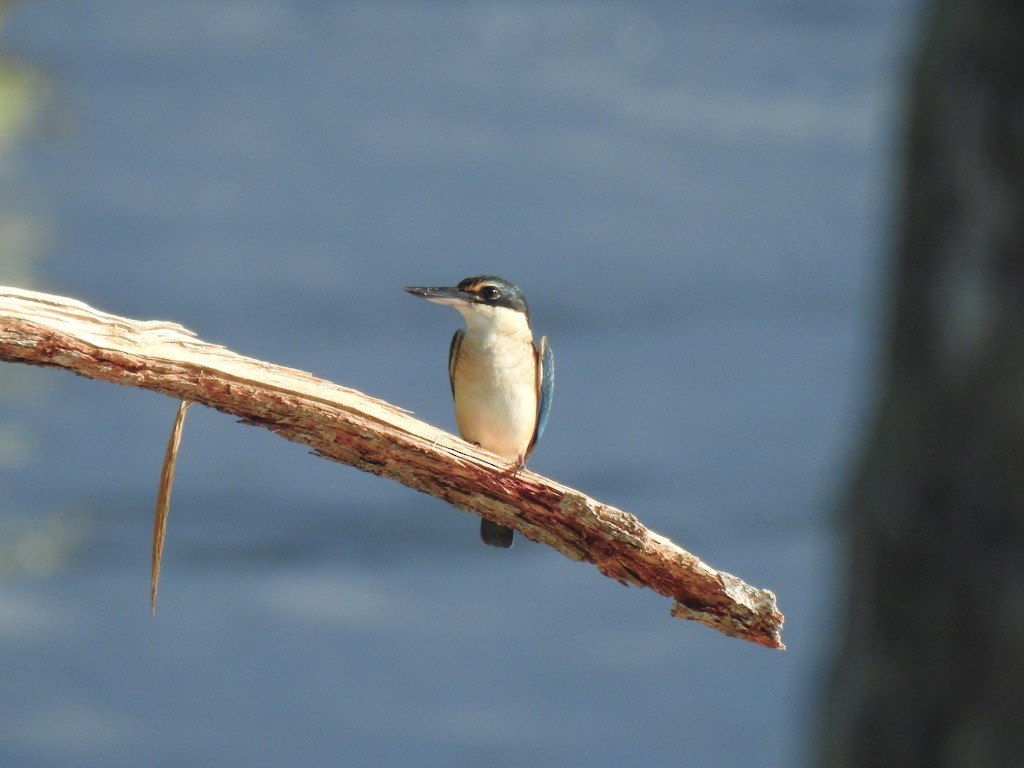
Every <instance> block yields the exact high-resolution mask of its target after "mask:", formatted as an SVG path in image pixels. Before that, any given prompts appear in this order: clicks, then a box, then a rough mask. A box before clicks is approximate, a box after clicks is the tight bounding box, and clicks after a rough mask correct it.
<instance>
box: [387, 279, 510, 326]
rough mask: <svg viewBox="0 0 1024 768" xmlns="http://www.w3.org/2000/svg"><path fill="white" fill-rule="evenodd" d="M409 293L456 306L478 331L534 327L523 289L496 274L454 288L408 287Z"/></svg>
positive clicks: (468, 281)
mask: <svg viewBox="0 0 1024 768" xmlns="http://www.w3.org/2000/svg"><path fill="white" fill-rule="evenodd" d="M405 290H407V291H408V292H409V293H411V294H413V295H414V296H420V297H422V298H424V299H426V300H427V301H433V302H435V303H436V304H447V305H448V306H450V307H455V308H456V309H457V310H459V312H461V313H462V315H463V317H465V318H466V324H467V325H468V326H469V329H470V331H473V330H474V328H480V329H481V330H495V329H500V328H503V327H509V328H513V327H522V326H523V324H524V323H525V326H526V328H527V330H529V326H530V313H529V310H528V309H527V307H526V297H525V296H523V292H522V291H521V290H519V286H517V285H515V284H514V283H510V282H509V281H508V280H505V279H504V278H501V277H495V276H494V275H477V276H475V277H467V278H466V279H465V280H463V281H462V282H461V283H459V284H458V285H456V286H455V287H453V288H420V287H415V286H410V287H407V288H406V289H405Z"/></svg>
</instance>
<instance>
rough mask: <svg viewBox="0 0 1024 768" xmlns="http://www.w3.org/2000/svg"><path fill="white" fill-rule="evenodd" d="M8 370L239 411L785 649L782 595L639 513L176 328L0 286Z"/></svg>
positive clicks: (695, 614)
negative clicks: (728, 569) (85, 379)
mask: <svg viewBox="0 0 1024 768" xmlns="http://www.w3.org/2000/svg"><path fill="white" fill-rule="evenodd" d="M0 360H7V361H12V362H22V363H31V364H36V365H50V366H59V367H61V368H66V369H68V370H70V371H74V372H75V373H78V374H81V375H83V376H89V377H91V378H95V379H102V380H105V381H112V382H116V383H118V384H127V385H130V386H136V387H144V388H146V389H152V390H156V391H157V392H162V393H164V394H166V395H170V396H171V397H174V398H176V399H179V400H185V401H189V402H197V403H202V404H203V405H206V406H209V407H211V408H216V409H217V410H220V411H224V412H226V413H231V414H234V415H235V416H238V417H240V418H241V419H242V420H244V421H246V422H248V423H250V424H255V425H258V426H262V427H265V428H267V429H269V430H271V431H273V432H276V433H277V434H279V435H281V436H282V437H286V438H287V439H289V440H294V441H296V442H299V443H304V444H306V445H308V446H310V447H311V448H312V449H313V450H314V451H316V452H317V453H319V454H321V455H323V456H325V457H327V458H330V459H334V460H336V461H340V462H344V463H346V464H351V465H352V466H354V467H357V468H359V469H362V470H365V471H367V472H373V473H374V474H378V475H383V476H385V477H390V478H391V479H393V480H397V481H398V482H400V483H403V484H404V485H407V486H409V487H411V488H415V489H417V490H420V491H423V492H425V493H429V494H432V495H434V496H437V497H438V498H440V499H444V500H445V501H448V502H450V503H451V504H454V505H455V506H457V507H459V508H461V509H464V510H467V511H470V512H474V513H476V514H479V515H482V516H484V517H487V518H489V519H491V520H494V521H495V522H497V523H501V524H502V525H507V526H510V527H512V528H515V529H516V530H518V531H520V532H521V533H522V534H524V535H525V536H527V537H528V538H530V539H533V540H534V541H539V542H542V543H544V544H547V545H548V546H550V547H553V548H554V549H556V550H558V551H559V552H561V553H562V554H564V555H565V556H566V557H569V558H571V559H573V560H584V561H586V562H590V563H594V564H595V565H596V566H597V568H598V570H599V571H600V572H601V573H603V574H604V575H605V576H608V577H610V578H613V579H615V580H617V581H619V582H621V583H623V584H635V585H637V586H643V587H650V588H651V589H654V590H655V591H657V592H659V593H661V594H662V595H665V596H667V597H670V598H672V599H673V601H674V605H673V607H672V615H673V616H677V617H679V618H685V619H692V620H694V621H699V622H701V623H703V624H706V625H708V626H710V627H713V628H715V629H717V630H719V631H721V632H724V633H725V634H727V635H731V636H733V637H739V638H742V639H744V640H749V641H751V642H754V643H758V644H760V645H764V646H767V647H769V648H782V647H783V645H782V640H781V631H782V621H783V617H782V614H781V613H779V611H778V609H777V608H776V603H775V595H773V594H772V593H771V592H770V591H768V590H763V589H757V588H755V587H751V586H749V585H747V584H745V583H744V582H743V581H741V580H740V579H738V578H736V577H735V576H731V575H729V574H728V573H724V572H722V571H716V570H715V569H713V568H711V567H710V566H708V565H707V564H706V563H703V562H701V560H700V559H699V558H697V557H695V556H694V555H691V554H690V553H689V552H686V551H684V550H682V549H680V548H679V547H677V546H676V545H675V544H673V543H672V542H671V541H669V540H668V539H666V538H665V537H663V536H659V535H658V534H656V533H654V532H653V531H649V530H647V529H646V528H644V526H643V525H641V524H640V521H639V520H637V519H636V518H635V517H634V516H633V515H630V514H628V513H626V512H622V511H621V510H618V509H615V508H614V507H609V506H607V505H605V504H601V503H599V502H597V501H594V500H593V499H591V498H588V497H587V496H585V495H584V494H582V493H580V492H579V491H575V490H573V489H571V488H567V487H565V486H563V485H559V484H558V483H555V482H553V481H551V480H548V479H546V478H543V477H541V476H540V475H537V474H534V473H533V472H530V471H522V472H520V473H518V474H517V475H515V476H513V473H512V472H511V471H510V469H511V467H510V466H509V465H508V464H507V462H505V461H503V460H502V459H500V458H498V457H497V456H495V455H493V454H491V453H488V452H487V451H484V450H481V449H479V448H475V447H474V446H472V445H469V444H468V443H466V442H464V441H462V440H460V439H458V438H456V437H454V436H453V435H450V434H448V433H447V432H443V431H441V430H439V429H436V428H434V427H431V426H430V425H428V424H424V423H423V422H421V421H417V420H416V419H414V418H412V416H410V415H409V414H408V413H407V412H406V411H403V410H402V409H400V408H396V407H395V406H393V405H389V404H388V403H385V402H383V401H381V400H376V399H374V398H372V397H368V396H366V395H363V394H361V393H359V392H356V391H355V390H351V389H346V388H345V387H340V386H338V385H336V384H331V383H330V382H327V381H324V380H322V379H317V378H315V377H313V376H311V375H309V374H308V373H304V372H302V371H296V370H294V369H291V368H283V367H281V366H277V365H271V364H269V363H264V362H261V361H259V360H254V359H252V358H247V357H242V356H241V355H238V354H235V353H233V352H230V351H228V350H226V349H224V348H222V347H218V346H216V345H214V344H208V343H206V342H203V341H200V340H198V339H196V338H195V336H194V335H193V334H192V333H190V332H189V331H187V330H186V329H184V328H182V327H181V326H178V325H174V324H172V323H164V322H138V321H135V320H129V319H127V318H123V317H115V316H113V315H108V314H106V313H103V312H99V311H97V310H95V309H92V308H91V307H88V306H86V305H85V304H82V303H81V302H77V301H74V300H72V299H65V298H62V297H60V296H50V295H47V294H41V293H34V292H31V291H22V290H19V289H16V288H3V287H0ZM158 535H159V534H158ZM154 581H155V566H154Z"/></svg>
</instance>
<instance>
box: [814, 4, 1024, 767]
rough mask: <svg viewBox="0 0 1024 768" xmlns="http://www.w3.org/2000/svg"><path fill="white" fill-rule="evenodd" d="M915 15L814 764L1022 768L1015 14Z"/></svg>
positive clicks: (1020, 43) (1019, 66)
mask: <svg viewBox="0 0 1024 768" xmlns="http://www.w3.org/2000/svg"><path fill="white" fill-rule="evenodd" d="M925 20H926V26H925V35H924V37H923V40H922V46H921V48H920V50H919V53H918V56H917V63H916V68H915V71H914V79H913V83H912V94H913V104H912V114H911V123H910V131H909V136H908V141H907V148H906V149H907V166H906V176H905V189H904V192H903V203H902V205H903V209H902V220H901V221H900V222H899V224H900V227H901V229H900V238H901V239H900V242H899V243H898V247H897V252H896V267H897V274H896V288H895V294H894V297H893V299H894V302H895V308H894V315H893V319H892V326H891V334H890V339H889V347H888V359H887V363H886V365H887V370H886V372H885V382H884V388H883V392H882V395H881V404H880V408H879V410H878V414H877V420H876V422H875V424H874V427H873V432H872V435H871V438H870V442H869V444H868V446H867V450H866V454H865V458H864V461H863V464H862V465H861V467H860V470H859V475H858V478H857V480H856V482H855V484H854V487H853V488H852V492H851V494H850V497H849V501H848V504H847V508H846V515H845V523H846V525H847V526H848V529H849V535H850V539H851V554H850V559H849V562H850V569H851V570H850V575H849V583H848V591H849V595H848V607H847V615H846V619H845V634H844V637H843V639H842V642H841V644H840V646H839V648H838V650H837V652H836V655H835V666H834V670H833V672H832V676H831V680H830V685H829V689H828V692H827V706H826V707H825V710H824V714H825V721H824V722H823V724H822V738H823V749H822V753H821V755H820V765H822V766H827V767H828V768H843V767H844V766H857V768H863V766H872V768H876V767H877V768H885V767H886V766H894V767H895V766H899V768H907V767H908V766H972V767H978V768H983V767H987V766H993V767H994V766H1013V765H1022V764H1024V3H1021V2H1019V0H1002V1H996V0H941V1H939V2H935V3H933V5H932V6H931V8H930V9H929V10H928V13H927V15H926V17H925Z"/></svg>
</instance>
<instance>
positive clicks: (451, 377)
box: [448, 328, 466, 400]
mask: <svg viewBox="0 0 1024 768" xmlns="http://www.w3.org/2000/svg"><path fill="white" fill-rule="evenodd" d="M465 336H466V331H465V330H464V329H461V328H460V329H459V330H457V331H456V332H455V335H454V336H452V343H451V345H450V346H449V347H448V383H449V384H450V385H451V387H452V399H453V400H454V399H455V363H456V361H457V360H458V359H459V347H461V346H462V339H463V338H464V337H465Z"/></svg>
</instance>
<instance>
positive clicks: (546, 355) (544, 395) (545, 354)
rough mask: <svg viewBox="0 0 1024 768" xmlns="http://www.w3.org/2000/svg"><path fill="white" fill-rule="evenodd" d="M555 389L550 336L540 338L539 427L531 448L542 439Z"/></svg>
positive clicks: (538, 355) (538, 379)
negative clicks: (549, 342)
mask: <svg viewBox="0 0 1024 768" xmlns="http://www.w3.org/2000/svg"><path fill="white" fill-rule="evenodd" d="M554 389H555V353H554V352H552V351H551V345H550V344H548V337H547V336H542V337H541V339H540V350H538V351H537V428H536V429H535V430H534V433H533V440H532V441H531V442H530V450H531V451H532V450H533V446H535V445H536V444H537V441H538V440H540V436H541V435H542V434H543V433H544V427H545V426H546V425H547V423H548V414H549V413H551V394H552V392H554Z"/></svg>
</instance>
